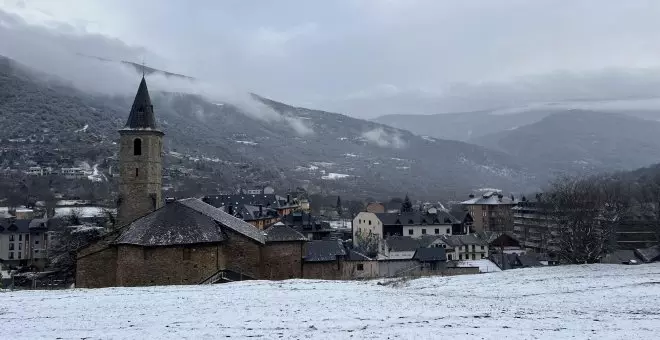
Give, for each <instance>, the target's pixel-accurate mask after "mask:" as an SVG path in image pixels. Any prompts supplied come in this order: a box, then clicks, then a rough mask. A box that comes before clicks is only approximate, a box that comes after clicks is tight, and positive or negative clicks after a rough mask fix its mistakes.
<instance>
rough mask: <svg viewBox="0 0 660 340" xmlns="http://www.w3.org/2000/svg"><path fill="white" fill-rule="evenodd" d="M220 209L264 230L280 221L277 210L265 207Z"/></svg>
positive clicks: (231, 206) (226, 207) (245, 206)
mask: <svg viewBox="0 0 660 340" xmlns="http://www.w3.org/2000/svg"><path fill="white" fill-rule="evenodd" d="M219 209H222V210H223V211H224V212H226V213H228V214H230V215H232V216H235V217H238V218H240V219H242V220H243V221H245V222H247V223H250V224H252V225H253V226H255V227H257V228H259V229H261V230H263V229H265V228H267V227H268V226H271V225H273V224H275V223H277V222H278V221H279V220H280V215H279V214H278V213H277V210H275V209H271V208H264V207H263V206H261V205H260V206H254V205H248V204H244V205H238V206H233V205H230V206H224V207H221V208H219Z"/></svg>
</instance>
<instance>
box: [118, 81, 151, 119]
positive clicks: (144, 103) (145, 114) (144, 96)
mask: <svg viewBox="0 0 660 340" xmlns="http://www.w3.org/2000/svg"><path fill="white" fill-rule="evenodd" d="M124 128H128V129H156V118H155V116H154V107H153V105H151V98H149V89H147V82H146V80H145V79H144V76H142V81H141V82H140V87H138V90H137V94H136V95H135V100H134V101H133V106H132V107H131V113H130V114H129V115H128V121H127V122H126V126H125V127H124Z"/></svg>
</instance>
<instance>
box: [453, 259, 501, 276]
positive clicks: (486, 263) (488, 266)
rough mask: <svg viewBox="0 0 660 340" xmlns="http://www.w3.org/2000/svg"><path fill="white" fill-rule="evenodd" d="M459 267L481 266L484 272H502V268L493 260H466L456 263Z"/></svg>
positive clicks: (480, 268) (481, 270)
mask: <svg viewBox="0 0 660 340" xmlns="http://www.w3.org/2000/svg"><path fill="white" fill-rule="evenodd" d="M456 266H457V267H479V271H480V272H482V273H491V272H501V271H502V270H501V269H500V267H498V266H497V265H496V264H495V263H493V261H491V260H487V259H484V260H465V261H460V262H458V264H456Z"/></svg>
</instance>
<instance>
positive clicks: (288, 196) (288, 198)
mask: <svg viewBox="0 0 660 340" xmlns="http://www.w3.org/2000/svg"><path fill="white" fill-rule="evenodd" d="M286 203H287V204H290V203H291V195H290V194H286Z"/></svg>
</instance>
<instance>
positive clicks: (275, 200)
mask: <svg viewBox="0 0 660 340" xmlns="http://www.w3.org/2000/svg"><path fill="white" fill-rule="evenodd" d="M203 201H204V202H206V203H208V204H210V205H212V206H214V207H216V208H220V207H224V206H230V205H231V206H236V207H238V206H241V205H252V206H257V207H258V206H259V205H261V206H263V207H264V208H274V209H276V208H285V207H293V206H296V205H295V204H293V202H292V201H291V202H289V203H287V200H286V198H285V197H282V196H278V195H275V194H234V195H210V196H205V197H204V199H203Z"/></svg>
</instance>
